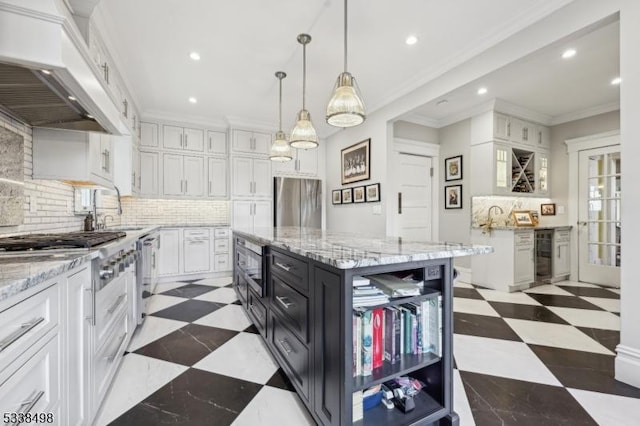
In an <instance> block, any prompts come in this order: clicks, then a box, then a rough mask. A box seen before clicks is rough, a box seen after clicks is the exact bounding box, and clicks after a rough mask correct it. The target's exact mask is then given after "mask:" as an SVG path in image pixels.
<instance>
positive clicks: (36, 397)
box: [11, 391, 44, 426]
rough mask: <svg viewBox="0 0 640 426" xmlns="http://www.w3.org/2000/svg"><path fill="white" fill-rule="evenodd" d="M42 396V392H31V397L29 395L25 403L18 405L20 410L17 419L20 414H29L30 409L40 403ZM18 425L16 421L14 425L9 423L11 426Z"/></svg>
mask: <svg viewBox="0 0 640 426" xmlns="http://www.w3.org/2000/svg"><path fill="white" fill-rule="evenodd" d="M43 395H44V391H33V392H32V393H31V395H29V399H27V400H26V401H25V402H23V403H21V404H20V407H21V408H22V409H21V410H20V412H19V413H18V417H20V416H19V415H20V414H27V413H29V412H30V411H31V409H32V408H33V407H34V406H35V405H36V404H37V403H38V401H40V398H42V396H43ZM19 424H20V422H19V421H16V422H14V423H11V426H17V425H19Z"/></svg>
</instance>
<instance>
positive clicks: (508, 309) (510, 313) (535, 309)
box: [489, 301, 569, 324]
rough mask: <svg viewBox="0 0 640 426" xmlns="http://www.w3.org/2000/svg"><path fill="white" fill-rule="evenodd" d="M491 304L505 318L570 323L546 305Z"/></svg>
mask: <svg viewBox="0 0 640 426" xmlns="http://www.w3.org/2000/svg"><path fill="white" fill-rule="evenodd" d="M489 304H490V305H491V307H493V309H495V310H496V312H498V313H499V314H500V316H501V317H503V318H516V319H523V320H529V321H543V322H552V323H555V324H569V323H568V322H566V321H565V320H563V319H562V318H560V317H559V316H558V315H556V314H554V313H553V312H551V311H550V310H549V309H548V308H547V307H545V306H536V305H523V304H518V303H504V302H491V301H489Z"/></svg>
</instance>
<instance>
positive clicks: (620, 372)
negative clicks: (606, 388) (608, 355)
mask: <svg viewBox="0 0 640 426" xmlns="http://www.w3.org/2000/svg"><path fill="white" fill-rule="evenodd" d="M616 352H617V353H618V354H617V355H616V361H615V379H616V380H619V381H621V382H623V383H627V384H629V385H631V386H635V387H637V388H640V351H639V350H637V349H635V348H632V347H630V346H625V345H621V344H620V345H618V346H617V347H616Z"/></svg>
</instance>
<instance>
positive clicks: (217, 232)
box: [213, 228, 231, 238]
mask: <svg viewBox="0 0 640 426" xmlns="http://www.w3.org/2000/svg"><path fill="white" fill-rule="evenodd" d="M213 236H214V237H216V238H229V237H230V236H231V232H230V231H229V228H215V229H214V230H213Z"/></svg>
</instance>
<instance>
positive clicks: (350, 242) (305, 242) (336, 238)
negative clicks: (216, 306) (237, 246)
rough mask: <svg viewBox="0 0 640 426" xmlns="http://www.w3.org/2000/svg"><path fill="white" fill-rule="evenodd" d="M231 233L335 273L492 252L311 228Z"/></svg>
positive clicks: (266, 229)
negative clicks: (339, 270)
mask: <svg viewBox="0 0 640 426" xmlns="http://www.w3.org/2000/svg"><path fill="white" fill-rule="evenodd" d="M233 232H234V233H238V234H240V235H244V236H246V237H252V238H253V239H256V240H258V241H259V242H261V243H262V244H269V245H271V246H273V247H277V248H281V249H284V250H288V251H290V252H292V253H296V254H299V255H301V256H305V257H308V258H311V259H313V260H316V261H318V262H322V263H326V264H328V265H331V266H333V267H336V268H339V269H351V268H359V267H365V266H373V265H389V264H394V263H405V262H415V261H421V260H429V259H442V258H447V257H460V256H471V255H474V254H485V253H491V252H493V248H492V247H491V246H481V245H475V244H459V243H450V242H419V241H408V240H406V239H404V240H403V239H400V238H398V237H386V236H367V235H362V234H353V233H347V232H334V231H323V230H320V229H313V228H299V227H281V228H258V229H254V230H253V231H247V230H242V229H234V230H233Z"/></svg>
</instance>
